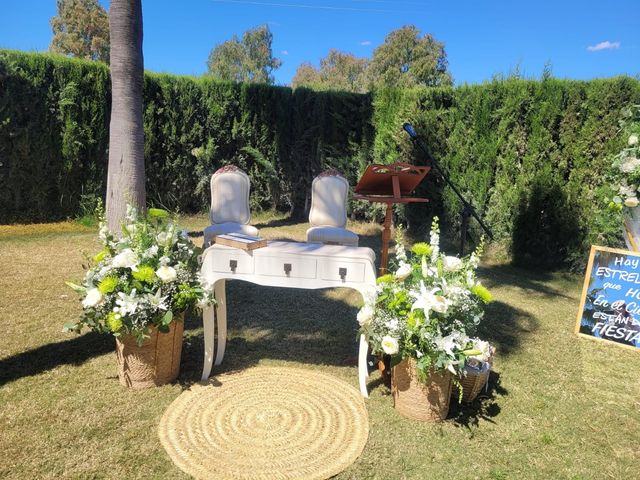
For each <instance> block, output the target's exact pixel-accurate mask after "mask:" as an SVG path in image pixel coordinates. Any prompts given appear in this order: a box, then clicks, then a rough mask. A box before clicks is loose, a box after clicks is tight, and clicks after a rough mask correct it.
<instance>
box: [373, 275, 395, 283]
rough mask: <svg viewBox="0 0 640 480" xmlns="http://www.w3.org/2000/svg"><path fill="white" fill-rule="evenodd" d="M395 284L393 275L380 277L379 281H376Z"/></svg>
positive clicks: (377, 281)
mask: <svg viewBox="0 0 640 480" xmlns="http://www.w3.org/2000/svg"><path fill="white" fill-rule="evenodd" d="M391 282H393V275H391V274H390V273H387V274H386V275H382V276H381V277H378V279H377V280H376V283H391Z"/></svg>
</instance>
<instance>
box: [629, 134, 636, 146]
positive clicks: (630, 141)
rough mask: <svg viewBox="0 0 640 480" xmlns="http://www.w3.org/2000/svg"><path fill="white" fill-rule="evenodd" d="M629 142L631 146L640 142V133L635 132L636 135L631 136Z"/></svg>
mask: <svg viewBox="0 0 640 480" xmlns="http://www.w3.org/2000/svg"><path fill="white" fill-rule="evenodd" d="M628 143H629V146H630V147H633V146H634V145H637V144H638V135H635V134H634V135H631V136H629V142H628Z"/></svg>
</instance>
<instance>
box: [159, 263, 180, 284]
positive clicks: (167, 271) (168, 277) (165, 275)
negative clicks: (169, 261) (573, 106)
mask: <svg viewBox="0 0 640 480" xmlns="http://www.w3.org/2000/svg"><path fill="white" fill-rule="evenodd" d="M156 275H157V276H158V278H159V279H160V280H162V281H163V282H164V283H169V282H173V281H174V280H175V279H176V277H177V276H178V273H177V272H176V269H175V268H173V267H170V266H168V265H162V266H161V267H158V269H157V270H156Z"/></svg>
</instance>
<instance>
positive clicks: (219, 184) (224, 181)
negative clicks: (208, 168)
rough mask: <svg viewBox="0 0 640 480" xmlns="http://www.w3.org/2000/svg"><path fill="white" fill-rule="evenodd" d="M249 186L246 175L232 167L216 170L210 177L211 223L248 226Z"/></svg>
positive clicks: (249, 217)
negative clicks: (231, 223)
mask: <svg viewBox="0 0 640 480" xmlns="http://www.w3.org/2000/svg"><path fill="white" fill-rule="evenodd" d="M250 186H251V183H250V181H249V177H248V176H247V174H246V173H244V172H243V171H242V170H240V169H239V168H238V167H236V166H234V165H227V166H225V167H222V168H220V169H219V170H217V171H216V172H215V173H214V174H213V175H212V176H211V210H210V213H209V216H210V218H211V223H212V224H216V223H227V222H233V223H241V224H245V225H246V224H248V223H249V221H250V220H251V212H250V210H249V189H250Z"/></svg>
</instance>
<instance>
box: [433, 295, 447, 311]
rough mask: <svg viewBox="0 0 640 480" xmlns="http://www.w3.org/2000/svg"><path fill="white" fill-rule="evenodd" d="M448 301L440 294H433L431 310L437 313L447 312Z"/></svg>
mask: <svg viewBox="0 0 640 480" xmlns="http://www.w3.org/2000/svg"><path fill="white" fill-rule="evenodd" d="M448 307H449V301H448V300H447V299H446V298H444V297H443V296H442V295H434V296H433V297H432V300H431V310H433V311H434V312H438V313H447V308H448Z"/></svg>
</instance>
